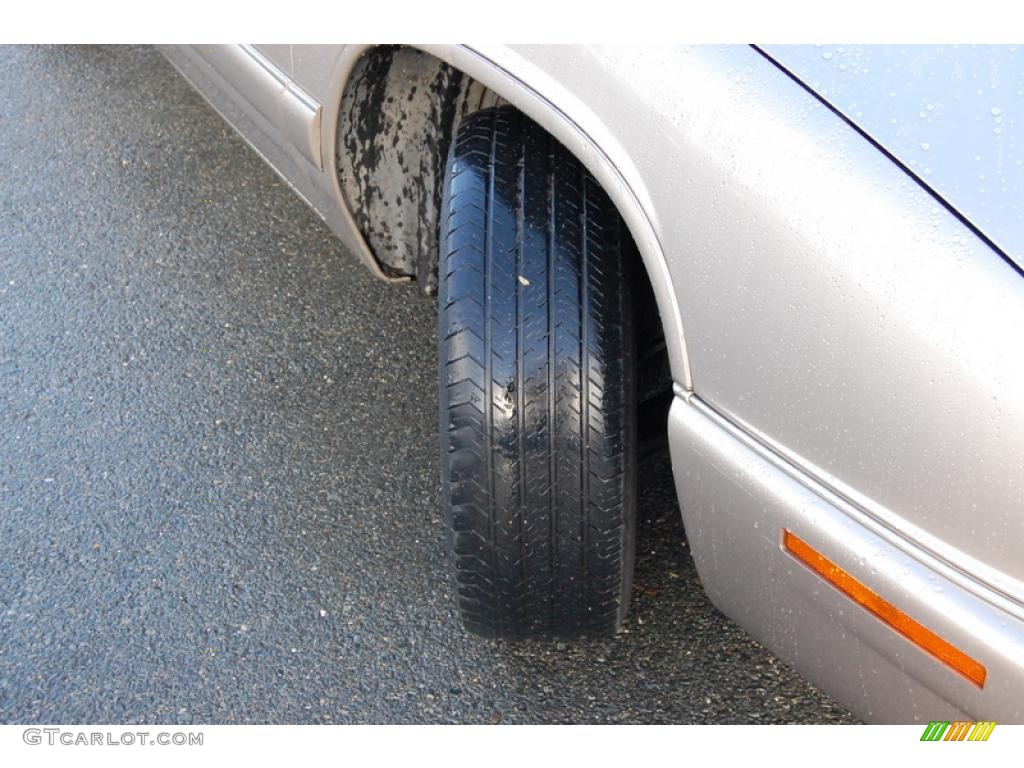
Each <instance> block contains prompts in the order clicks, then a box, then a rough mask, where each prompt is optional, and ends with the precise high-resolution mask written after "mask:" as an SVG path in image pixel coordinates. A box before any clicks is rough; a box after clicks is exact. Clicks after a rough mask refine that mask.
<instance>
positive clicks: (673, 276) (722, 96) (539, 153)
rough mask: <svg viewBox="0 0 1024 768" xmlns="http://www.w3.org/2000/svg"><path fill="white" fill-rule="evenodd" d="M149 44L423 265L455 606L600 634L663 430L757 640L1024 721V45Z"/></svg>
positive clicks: (740, 615)
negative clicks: (434, 312)
mask: <svg viewBox="0 0 1024 768" xmlns="http://www.w3.org/2000/svg"><path fill="white" fill-rule="evenodd" d="M165 53H166V55H167V57H168V58H169V59H170V60H171V61H172V62H173V63H174V65H175V66H176V67H177V68H178V70H179V71H180V72H181V73H182V74H183V75H184V76H185V77H186V78H187V79H188V80H189V81H190V82H191V83H192V84H193V85H194V86H195V87H196V88H197V89H198V90H199V91H200V92H201V93H202V94H203V95H204V96H205V97H206V98H207V99H208V100H209V101H210V103H211V104H212V105H213V106H214V107H215V108H216V109H217V110H218V111H219V112H220V113H221V114H222V115H223V116H224V117H225V118H226V119H227V120H228V122H230V123H231V124H232V125H233V126H234V127H235V128H236V129H237V130H238V131H239V132H240V133H241V134H242V135H243V136H244V137H245V138H246V139H247V140H248V141H249V142H250V143H251V144H252V146H253V147H254V148H255V149H256V150H257V151H258V152H259V153H260V154H261V155H262V156H263V157H264V158H265V159H266V160H267V161H268V162H269V163H270V164H271V165H272V166H273V167H274V168H275V169H276V170H277V171H278V173H280V175H281V176H282V177H283V178H284V179H286V180H287V182H288V183H289V184H290V185H291V186H292V187H293V188H294V189H295V190H296V192H297V193H298V194H299V195H301V196H302V197H303V199H305V200H306V201H307V202H308V203H309V204H310V205H311V206H312V207H313V208H314V209H315V210H316V211H317V212H318V213H319V214H320V216H322V217H323V219H324V220H325V221H326V222H327V223H328V224H329V225H330V227H331V228H332V229H333V230H334V231H335V232H336V233H337V234H338V236H339V237H340V238H341V239H342V240H343V241H344V243H345V244H346V245H347V246H348V248H349V249H350V250H351V251H352V252H353V253H355V254H357V255H358V256H359V257H360V258H361V259H362V260H363V261H364V262H365V264H366V266H367V267H368V268H369V269H370V270H371V271H372V272H373V273H374V274H375V275H377V276H378V277H379V278H380V279H382V280H386V281H392V282H405V281H417V282H418V283H419V284H420V286H421V287H422V289H423V290H424V291H426V292H428V293H431V294H436V295H437V301H438V354H439V360H438V374H439V386H440V390H439V391H440V406H441V407H440V419H439V430H440V442H441V474H442V476H441V484H442V503H443V506H444V513H445V514H444V517H445V521H446V526H447V527H448V531H449V534H450V536H449V538H450V542H451V544H450V548H451V554H452V567H453V570H454V579H455V584H456V591H457V596H458V597H457V599H458V604H459V610H460V614H461V616H462V618H463V621H464V623H465V625H466V626H467V628H468V629H470V630H471V631H474V632H477V633H480V634H485V635H489V636H500V637H521V636H536V635H541V636H563V637H564V636H570V637H571V636H579V635H595V634H602V633H612V632H615V631H616V629H617V627H618V626H619V623H620V621H621V620H622V618H623V616H624V614H625V612H626V610H627V607H628V601H629V594H630V588H631V575H632V563H633V548H634V539H635V536H634V532H635V527H636V490H637V489H636V463H637V460H638V457H640V456H641V455H642V453H643V452H644V451H645V450H647V448H648V446H650V445H654V444H656V443H657V441H658V440H659V439H667V442H668V445H669V448H670V451H671V456H672V464H673V469H674V474H675V481H676V484H677V491H678V496H679V501H680V506H681V509H682V515H683V521H684V525H685V529H686V535H687V538H688V540H689V545H690V548H691V550H692V553H693V557H694V559H695V561H696V565H697V570H698V572H699V574H700V577H701V580H702V582H703V585H704V587H705V589H706V590H707V592H708V594H709V595H710V597H711V599H712V600H713V601H714V603H715V604H716V605H717V606H718V607H719V608H720V609H721V610H722V611H724V612H725V613H726V614H727V615H729V616H730V617H731V618H733V619H734V620H735V621H736V622H738V623H739V624H740V625H742V626H743V627H744V628H745V629H747V630H748V631H749V632H750V633H751V634H752V635H753V636H754V637H756V638H758V639H759V640H760V641H761V642H763V643H764V644H765V645H766V646H767V647H768V648H770V649H771V650H772V651H773V652H775V653H777V654H778V655H780V656H782V657H784V658H786V659H788V660H789V661H791V662H792V663H793V664H794V665H795V666H796V667H797V669H799V670H800V671H801V672H802V673H803V674H804V675H806V676H807V677H808V678H810V679H811V680H812V681H813V682H814V683H816V684H817V685H819V686H821V687H822V688H824V689H825V690H827V691H828V692H830V693H831V694H832V695H833V696H835V697H836V698H837V699H838V700H840V701H841V702H843V703H844V704H845V705H847V706H848V707H850V708H851V709H852V710H853V711H854V712H855V713H857V714H858V715H860V716H861V717H863V718H865V719H866V720H869V721H875V722H909V721H919V720H924V721H930V720H950V721H952V720H969V719H978V720H998V721H1000V722H1005V721H1014V722H1021V721H1024V269H1022V268H1024V189H1022V179H1024V169H1022V163H1024V146H1021V144H1018V142H1024V133H1022V127H1024V90H1022V88H1024V56H1022V55H1021V53H1020V51H1019V50H1017V49H1015V48H1012V47H974V48H957V47H930V48H925V47H857V46H853V47H850V46H846V47H839V46H826V47H812V46H806V47H802V46H797V47H774V46H768V47H748V46H736V47H684V48H652V47H646V48H635V47H634V48H630V47H563V46H513V47H496V46H495V47H490V46H466V45H440V46H421V47H412V46H379V45H374V46H371V45H335V46H301V45H296V46H290V45H197V46H176V47H169V48H166V49H165ZM367 396H368V397H370V396H372V394H371V393H368V394H367Z"/></svg>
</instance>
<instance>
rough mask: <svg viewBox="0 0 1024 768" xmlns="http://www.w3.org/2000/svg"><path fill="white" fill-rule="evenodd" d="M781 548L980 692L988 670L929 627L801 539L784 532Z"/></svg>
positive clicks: (783, 530)
mask: <svg viewBox="0 0 1024 768" xmlns="http://www.w3.org/2000/svg"><path fill="white" fill-rule="evenodd" d="M782 546H783V548H785V550H786V551H787V552H789V554H791V555H792V556H793V557H795V558H796V559H797V560H799V561H800V562H801V563H803V564H804V565H806V566H807V567H808V568H810V569H811V570H812V571H814V572H815V573H817V574H818V575H819V576H821V578H823V579H824V580H825V581H827V582H828V583H829V584H831V585H832V586H834V587H835V588H836V589H838V590H839V591H840V592H842V593H843V594H844V595H846V596H847V597H849V598H850V599H851V600H853V601H854V602H856V603H858V604H859V605H860V606H862V607H863V608H865V609H866V610H868V611H870V612H871V613H873V614H874V615H875V616H877V617H878V618H879V619H881V620H882V621H884V622H885V623H886V624H888V625H889V626H890V627H892V628H893V629H894V630H896V631H897V632H899V633H900V634H901V635H903V636H904V637H905V638H907V639H908V640H909V641H910V642H912V643H914V645H916V646H918V647H919V648H921V649H922V650H924V651H927V652H928V653H930V654H931V655H932V656H934V657H935V658H936V659H938V660H939V661H941V662H942V663H943V664H945V665H946V666H948V667H950V668H951V669H954V670H956V671H957V672H959V673H960V674H961V675H963V676H964V677H966V678H967V679H968V680H970V681H971V682H972V683H974V684H975V685H976V686H978V687H979V688H981V687H983V686H984V685H985V675H986V674H987V673H986V671H985V667H984V666H982V664H981V663H979V662H977V661H975V660H974V659H972V658H971V657H970V656H968V655H967V654H966V653H964V652H963V651H961V650H960V649H959V648H957V647H956V646H955V645H953V644H951V643H948V642H946V641H945V640H943V639H942V638H941V637H939V636H938V635H936V634H935V633H934V632H932V631H931V630H930V629H928V627H926V626H924V625H923V624H921V623H920V622H918V621H914V619H912V618H910V617H909V616H908V615H907V614H905V613H904V612H903V611H901V610H900V609H899V608H897V607H896V606H895V605H893V604H892V603H890V602H889V601H888V600H886V599H885V598H884V597H882V596H881V595H879V594H878V593H877V592H874V591H873V590H871V589H870V588H868V587H866V586H864V584H862V583H861V582H860V581H858V580H857V579H855V578H854V577H853V576H851V575H850V574H849V573H847V572H846V571H844V570H843V569H842V568H840V567H839V566H838V565H836V564H835V563H833V562H832V561H831V560H829V559H828V558H827V557H825V556H824V555H823V554H821V553H820V552H819V551H818V550H816V549H815V548H814V547H812V546H811V545H810V544H808V543H807V542H805V541H804V540H803V539H801V538H800V537H799V536H797V535H795V534H793V533H790V532H789V531H787V530H786V529H785V528H783V529H782Z"/></svg>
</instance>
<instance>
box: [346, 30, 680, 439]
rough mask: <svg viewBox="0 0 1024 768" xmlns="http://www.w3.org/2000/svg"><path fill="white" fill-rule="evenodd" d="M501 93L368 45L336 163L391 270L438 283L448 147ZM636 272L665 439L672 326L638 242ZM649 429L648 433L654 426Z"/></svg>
mask: <svg viewBox="0 0 1024 768" xmlns="http://www.w3.org/2000/svg"><path fill="white" fill-rule="evenodd" d="M507 103H508V102H506V101H505V100H504V99H503V98H502V97H501V96H500V95H499V94H497V93H495V92H494V91H492V90H490V89H488V88H487V87H485V86H484V85H482V84H481V83H479V82H477V81H476V80H474V79H473V78H472V77H470V76H469V75H467V74H465V73H464V72H462V71H460V70H459V69H457V68H455V67H453V66H451V65H450V64H447V63H446V62H444V61H442V60H441V59H439V58H437V57H436V56H434V55H432V54H430V53H427V52H426V51H421V50H418V49H416V48H411V47H406V46H396V45H386V46H378V47H375V48H370V49H369V50H367V51H366V52H365V53H364V54H363V55H362V56H361V57H360V58H359V60H358V61H357V62H356V64H355V65H354V67H353V69H352V73H351V75H350V76H349V78H348V81H347V82H346V84H345V88H344V91H343V93H342V99H341V107H340V110H341V114H340V115H339V121H338V123H339V129H338V140H337V147H336V151H337V155H336V171H337V173H338V179H339V182H340V186H341V191H342V194H343V196H344V198H345V202H346V204H347V205H348V208H349V210H350V211H351V213H352V216H353V218H354V220H355V222H356V225H357V226H358V227H359V229H360V231H361V232H362V235H363V237H364V239H365V241H366V243H367V245H368V246H369V248H370V250H371V251H372V252H373V254H374V257H375V258H376V259H377V261H378V263H379V264H380V267H381V270H382V271H383V272H384V273H385V274H387V275H393V276H409V277H413V278H415V279H416V280H417V282H419V284H420V286H421V287H422V289H423V291H424V292H425V293H428V294H433V293H435V292H436V290H437V255H438V235H439V217H440V210H441V192H442V184H443V180H444V168H445V163H446V161H447V157H448V148H449V146H450V145H451V141H452V137H453V136H454V135H455V132H456V130H458V126H459V124H460V123H461V122H462V120H463V118H465V117H466V116H467V115H469V114H472V113H473V112H476V111H478V110H480V109H483V108H485V107H492V106H499V105H502V104H507ZM631 252H632V253H633V254H634V256H633V262H634V273H635V275H636V285H635V287H634V291H635V295H636V297H637V302H636V307H637V312H638V313H639V315H640V316H639V317H638V322H637V323H636V326H637V329H638V334H639V338H638V339H637V351H638V370H637V387H638V401H639V402H640V403H641V408H646V409H647V410H648V411H649V412H651V413H652V418H650V419H649V421H650V423H651V424H652V425H653V426H652V427H651V428H650V429H646V428H645V426H644V422H645V421H647V419H645V417H644V413H643V412H642V413H641V425H640V426H641V440H642V442H643V443H647V444H652V445H657V444H659V443H660V442H661V437H662V435H663V432H664V429H665V423H666V419H665V417H664V414H662V411H666V412H667V408H668V404H669V403H670V401H671V393H672V376H671V372H670V370H669V363H668V355H667V351H666V345H665V334H664V331H663V328H662V323H661V318H660V315H659V313H658V309H657V302H656V301H655V300H654V291H653V289H652V287H651V282H650V277H649V275H648V273H647V269H646V267H645V265H644V263H643V260H642V259H641V258H640V257H639V255H638V254H637V252H636V249H635V248H633V249H631ZM645 433H646V434H645ZM649 438H650V439H649Z"/></svg>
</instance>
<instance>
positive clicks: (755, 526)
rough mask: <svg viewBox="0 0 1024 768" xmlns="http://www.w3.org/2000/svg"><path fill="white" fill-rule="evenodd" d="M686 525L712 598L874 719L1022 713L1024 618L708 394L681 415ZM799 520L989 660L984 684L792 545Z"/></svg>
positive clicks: (873, 580) (883, 588)
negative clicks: (772, 446) (785, 461)
mask: <svg viewBox="0 0 1024 768" xmlns="http://www.w3.org/2000/svg"><path fill="white" fill-rule="evenodd" d="M669 418H670V424H671V429H670V432H669V434H670V440H671V441H672V458H673V466H674V468H675V478H676V486H677V489H678V492H679V499H680V504H681V507H682V510H683V520H684V523H685V526H686V536H687V540H688V541H689V544H690V548H691V550H692V552H693V557H694V560H695V562H696V565H697V571H698V573H699V574H700V577H701V581H702V582H703V584H704V586H705V589H707V591H708V594H709V596H710V597H711V599H712V600H713V601H714V603H715V604H716V605H717V606H718V607H719V608H721V609H722V610H723V611H724V612H725V613H726V614H727V615H729V616H730V617H732V618H733V619H735V620H736V621H737V622H738V623H740V624H741V625H743V626H744V627H748V628H754V634H755V635H756V636H757V637H758V639H760V640H761V641H762V642H763V643H764V644H765V645H766V646H768V648H770V649H771V650H772V651H773V652H774V653H777V654H778V655H780V656H782V657H783V658H786V659H788V660H790V661H792V662H793V664H794V665H795V666H796V667H797V669H799V670H800V671H801V672H802V673H804V674H805V675H806V676H807V677H808V678H810V679H811V680H813V681H814V682H815V683H816V684H817V685H819V686H821V687H822V688H824V689H825V690H827V691H829V692H830V693H831V694H832V695H834V696H835V697H836V698H837V699H839V700H840V701H842V702H843V703H844V704H845V705H846V706H848V707H849V708H850V709H851V710H853V712H855V713H856V714H857V715H859V716H860V717H862V718H863V719H865V720H867V721H869V722H907V721H910V720H914V721H924V722H928V721H930V720H971V719H975V720H983V719H992V720H998V721H999V722H1001V723H1002V722H1018V723H1019V722H1022V721H1024V699H1022V696H1021V691H1022V690H1024V668H1022V666H1021V659H1022V658H1024V621H1021V620H1020V619H1017V618H1013V617H1010V616H1009V615H1008V614H1006V613H1005V612H1004V611H1002V610H1000V609H999V608H997V607H995V606H994V605H992V604H991V603H989V602H987V601H986V600H984V599H981V598H979V597H978V596H977V595H975V594H974V593H972V592H970V591H968V590H966V589H964V588H962V587H961V586H960V585H958V584H957V583H956V582H954V581H952V580H950V579H949V578H947V577H946V576H945V575H943V573H942V571H941V568H939V567H938V566H937V564H935V563H931V564H929V563H926V562H922V561H921V560H919V559H917V558H915V557H912V556H910V555H908V554H907V553H906V552H905V551H903V550H901V549H899V548H897V547H894V546H893V545H892V544H890V543H889V542H888V541H886V539H885V538H884V537H882V536H879V535H877V534H876V533H875V531H873V530H872V528H871V525H870V520H864V519H862V518H861V516H860V513H859V512H858V511H857V510H856V509H852V508H850V507H849V506H848V505H846V504H845V503H844V502H843V500H842V499H839V498H838V497H835V496H834V495H832V494H830V493H829V492H828V491H827V490H826V489H824V488H822V487H821V486H819V485H817V484H816V483H815V481H814V480H813V478H810V477H808V476H806V475H802V474H800V473H796V472H793V471H792V469H791V468H788V469H782V468H781V466H780V464H779V462H778V459H777V458H776V457H775V456H773V455H772V452H771V451H768V450H766V449H765V448H764V447H763V446H759V445H758V444H757V443H756V442H754V441H752V440H751V439H750V438H749V436H747V435H745V434H744V432H743V431H742V430H739V429H737V428H735V427H733V426H732V425H730V424H728V423H727V422H725V421H724V420H723V419H721V417H719V416H717V414H715V412H714V410H713V409H711V408H709V407H708V406H707V405H706V404H704V403H702V402H701V401H700V400H699V398H697V397H695V396H694V397H688V398H677V399H676V401H675V403H674V404H673V407H672V411H671V414H670V417H669ZM783 529H785V530H790V531H792V532H793V533H795V534H797V535H798V536H800V537H802V538H805V539H806V541H807V542H808V543H809V544H810V545H811V546H813V547H814V548H815V549H817V550H818V551H819V552H821V553H822V554H824V555H825V556H827V557H828V558H829V559H830V560H832V561H833V562H835V563H836V564H837V565H839V566H840V567H841V568H843V569H844V570H845V571H846V572H848V573H850V574H851V575H852V576H854V577H855V578H857V579H858V580H859V581H861V582H862V583H864V584H865V585H867V586H868V587H870V588H871V589H872V590H873V591H874V592H876V593H877V594H879V595H881V596H882V597H883V598H885V599H887V600H889V601H890V602H893V603H895V604H897V605H899V606H900V607H901V609H902V610H904V611H905V612H907V613H908V614H910V615H911V616H912V617H913V618H914V619H915V620H917V621H919V622H920V623H922V624H923V625H924V626H925V627H928V628H929V629H932V630H934V631H938V632H939V633H940V634H941V635H942V637H943V638H944V639H946V640H947V641H948V642H950V643H952V644H953V645H954V646H956V647H957V648H959V649H960V650H961V651H963V652H964V653H966V654H968V655H969V656H971V657H972V658H974V659H976V660H977V661H979V662H980V663H981V664H983V665H984V667H985V668H986V670H987V678H986V681H985V685H984V686H983V687H979V686H977V685H975V684H974V683H973V682H971V681H969V680H968V679H966V678H965V677H963V676H961V675H960V674H958V673H957V672H954V671H953V670H951V669H950V668H949V667H947V666H946V665H945V664H943V663H942V662H941V661H939V660H938V659H936V658H935V657H933V656H931V655H929V654H927V653H924V652H923V651H921V650H920V649H919V648H918V647H916V646H915V645H913V644H912V643H911V642H910V641H909V640H908V639H906V638H905V637H904V636H903V635H901V634H899V633H897V632H895V631H893V630H892V629H891V628H890V627H889V626H888V625H886V624H884V623H883V622H882V621H881V620H879V619H877V618H876V617H875V616H873V615H872V614H870V613H868V611H867V610H865V609H864V608H862V607H861V606H859V605H857V604H856V603H854V602H852V601H851V600H849V599H848V598H847V597H846V596H845V595H843V594H842V593H841V592H840V591H839V590H838V589H836V588H835V587H833V586H831V585H830V584H828V583H827V582H825V581H824V580H823V579H822V578H821V577H820V576H819V575H818V574H817V573H814V572H813V571H811V570H810V569H809V568H807V567H806V566H804V565H803V564H802V563H800V562H799V561H797V560H796V559H794V558H793V557H792V556H790V555H789V554H788V553H786V552H785V551H784V550H783V548H782V546H781V533H782V531H783Z"/></svg>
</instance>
